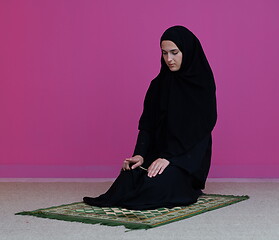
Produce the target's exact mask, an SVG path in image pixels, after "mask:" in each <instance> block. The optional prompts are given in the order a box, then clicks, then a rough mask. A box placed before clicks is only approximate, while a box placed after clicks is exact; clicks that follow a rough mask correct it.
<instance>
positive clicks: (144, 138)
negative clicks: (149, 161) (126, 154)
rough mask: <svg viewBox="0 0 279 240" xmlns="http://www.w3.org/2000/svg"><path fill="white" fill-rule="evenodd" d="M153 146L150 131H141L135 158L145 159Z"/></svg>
mask: <svg viewBox="0 0 279 240" xmlns="http://www.w3.org/2000/svg"><path fill="white" fill-rule="evenodd" d="M150 144H151V140H150V134H149V132H148V131H145V130H140V131H139V134H138V138H137V143H136V146H135V150H134V153H133V156H135V155H140V156H142V157H143V158H145V156H146V154H147V152H148V150H149V147H150Z"/></svg>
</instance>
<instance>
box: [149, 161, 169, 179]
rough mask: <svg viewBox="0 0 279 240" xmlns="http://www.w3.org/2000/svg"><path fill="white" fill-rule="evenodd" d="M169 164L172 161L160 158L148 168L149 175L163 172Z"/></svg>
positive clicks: (153, 175) (154, 175) (152, 175)
mask: <svg viewBox="0 0 279 240" xmlns="http://www.w3.org/2000/svg"><path fill="white" fill-rule="evenodd" d="M169 164H170V162H169V161H168V160H167V159H164V158H158V159H157V160H155V161H154V162H153V163H152V164H151V165H150V166H149V168H148V169H147V172H148V174H147V176H148V177H156V175H157V174H161V173H162V172H163V171H164V170H165V168H166V167H167V166H168V165H169Z"/></svg>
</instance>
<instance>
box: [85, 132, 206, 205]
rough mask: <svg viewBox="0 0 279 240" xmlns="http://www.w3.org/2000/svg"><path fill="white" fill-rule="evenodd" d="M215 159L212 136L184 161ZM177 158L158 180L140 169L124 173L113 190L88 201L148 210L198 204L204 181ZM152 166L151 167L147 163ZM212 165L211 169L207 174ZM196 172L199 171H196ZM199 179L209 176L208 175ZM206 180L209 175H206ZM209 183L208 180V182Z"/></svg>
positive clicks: (196, 146)
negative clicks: (212, 152) (190, 171)
mask: <svg viewBox="0 0 279 240" xmlns="http://www.w3.org/2000/svg"><path fill="white" fill-rule="evenodd" d="M210 157H211V135H208V136H206V137H205V138H204V139H203V140H202V141H201V142H199V143H198V144H197V145H195V147H193V148H192V149H191V150H190V151H188V152H187V154H186V155H185V156H184V158H186V159H184V160H186V161H185V162H187V161H190V162H192V161H197V162H200V163H202V162H208V161H210ZM181 158H182V156H180V157H179V158H173V159H172V160H171V161H170V165H168V167H167V168H166V169H165V170H164V171H163V173H162V174H160V175H159V174H158V175H157V176H156V177H153V178H150V177H148V176H147V172H146V170H143V169H141V168H136V169H133V170H129V171H123V170H122V171H121V173H120V175H119V176H118V177H117V179H116V180H115V181H114V183H113V184H112V186H111V187H110V188H109V190H108V191H107V192H106V193H105V194H102V195H100V196H99V197H96V198H90V197H85V198H84V202H85V203H87V204H89V205H93V206H99V207H124V208H127V209H135V210H145V209H155V208H160V207H169V208H171V207H175V206H186V205H189V204H192V203H194V202H196V201H197V199H198V197H199V196H200V195H201V194H202V191H201V190H200V189H201V186H202V184H201V182H203V179H202V178H197V177H195V176H194V175H192V174H191V173H189V172H188V171H187V166H183V164H180V163H181V161H182V160H183V159H181ZM144 167H148V164H146V163H145V164H144ZM208 169H209V166H208V168H207V171H208ZM192 170H193V173H194V172H195V169H192ZM195 173H196V174H197V176H199V177H200V176H202V177H203V176H204V175H207V172H204V173H202V174H201V175H199V173H198V172H195ZM204 177H205V178H206V176H204ZM204 180H205V179H204Z"/></svg>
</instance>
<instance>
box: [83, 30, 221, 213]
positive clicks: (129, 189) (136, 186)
mask: <svg viewBox="0 0 279 240" xmlns="http://www.w3.org/2000/svg"><path fill="white" fill-rule="evenodd" d="M164 40H170V41H172V42H173V43H175V44H176V46H177V47H178V48H179V50H180V51H181V52H182V57H183V58H182V64H181V67H180V69H179V70H178V71H175V72H172V71H170V70H169V68H168V67H167V65H166V63H165V62H164V60H163V58H161V70H160V73H159V75H158V76H157V77H156V78H155V79H154V80H153V81H152V82H151V84H150V86H149V89H148V91H147V94H146V97H145V100H144V110H143V113H142V115H141V118H140V121H139V130H140V131H139V134H138V139H137V144H136V147H135V150H134V154H133V155H140V156H142V157H143V158H144V163H143V165H142V167H144V168H146V169H147V168H148V167H149V166H150V165H151V164H152V162H154V161H155V160H156V159H158V158H165V159H167V160H168V161H169V163H170V164H169V165H168V166H167V167H166V168H165V170H164V171H163V172H162V174H157V175H156V176H155V177H152V178H150V177H148V176H147V172H146V170H143V169H141V168H139V167H138V168H136V169H133V170H126V171H123V170H122V171H121V172H120V175H119V176H118V177H117V179H116V180H115V182H114V183H113V184H112V186H111V187H110V189H109V190H108V191H107V192H106V193H105V194H102V195H101V196H99V197H96V198H91V197H85V198H84V202H85V203H87V204H89V205H94V206H100V207H103V206H107V207H125V208H128V209H139V210H143V209H154V208H159V207H174V206H180V205H189V204H191V203H194V202H196V201H197V199H198V197H199V196H200V195H201V194H202V191H201V189H203V188H204V186H205V181H206V178H207V174H208V171H209V167H210V159H211V145H212V141H211V131H212V130H213V128H214V126H215V123H216V119H217V113H216V112H217V111H216V98H215V83H214V78H213V73H212V71H211V68H210V66H209V64H208V62H207V59H206V57H205V54H204V52H203V50H202V47H201V44H200V42H199V40H198V39H197V38H196V36H195V35H194V34H193V33H192V32H190V31H189V30H188V29H186V28H184V27H182V26H174V27H171V28H169V29H167V30H166V31H165V32H164V34H163V35H162V37H161V42H162V41H164Z"/></svg>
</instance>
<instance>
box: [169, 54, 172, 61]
mask: <svg viewBox="0 0 279 240" xmlns="http://www.w3.org/2000/svg"><path fill="white" fill-rule="evenodd" d="M171 61H172V56H171V54H168V62H171Z"/></svg>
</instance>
